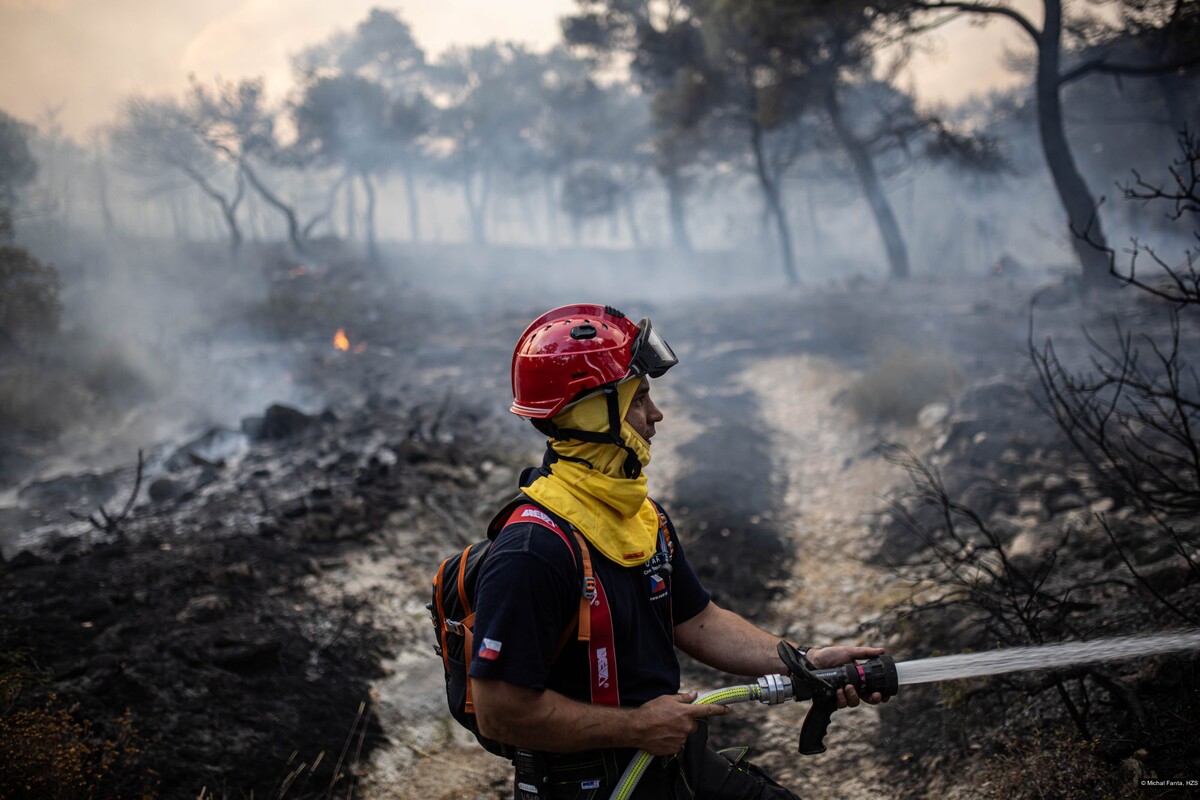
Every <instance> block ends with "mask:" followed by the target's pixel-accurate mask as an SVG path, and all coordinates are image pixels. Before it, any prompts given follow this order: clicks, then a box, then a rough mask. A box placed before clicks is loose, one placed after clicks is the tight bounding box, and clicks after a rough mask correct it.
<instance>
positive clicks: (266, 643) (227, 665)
mask: <svg viewBox="0 0 1200 800" xmlns="http://www.w3.org/2000/svg"><path fill="white" fill-rule="evenodd" d="M281 647H282V643H281V642H280V641H279V640H278V639H258V640H256V641H250V642H229V641H219V642H217V643H216V647H215V648H214V649H213V652H212V656H211V657H212V663H213V664H215V665H217V666H218V667H221V668H222V669H227V670H229V671H230V672H236V673H237V674H239V675H248V674H251V673H254V672H263V671H268V670H274V669H277V668H278V667H279V650H280V648H281Z"/></svg>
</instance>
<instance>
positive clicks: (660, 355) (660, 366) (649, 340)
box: [629, 317, 679, 378]
mask: <svg viewBox="0 0 1200 800" xmlns="http://www.w3.org/2000/svg"><path fill="white" fill-rule="evenodd" d="M678 363H679V358H678V356H676V355H675V351H674V350H672V349H671V345H669V344H667V340H666V339H664V338H662V337H661V336H659V334H658V331H656V330H654V325H653V323H651V322H650V318H649V317H642V321H641V322H639V323H638V335H637V338H636V339H634V340H633V350H632V353H631V356H630V361H629V372H630V374H632V375H637V376H639V377H640V376H642V375H645V376H647V377H650V378H659V377H662V374H663V373H664V372H666V371H667V370H669V369H670V368H671V367H673V366H675V365H676V364H678Z"/></svg>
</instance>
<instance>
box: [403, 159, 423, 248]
mask: <svg viewBox="0 0 1200 800" xmlns="http://www.w3.org/2000/svg"><path fill="white" fill-rule="evenodd" d="M404 196H405V198H406V199H407V201H408V240H409V241H410V242H412V243H413V244H417V243H419V242H420V241H421V207H420V205H419V202H418V197H417V180H416V176H415V175H413V168H412V165H411V164H406V165H405V166H404Z"/></svg>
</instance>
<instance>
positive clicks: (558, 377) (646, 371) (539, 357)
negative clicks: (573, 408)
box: [511, 303, 679, 419]
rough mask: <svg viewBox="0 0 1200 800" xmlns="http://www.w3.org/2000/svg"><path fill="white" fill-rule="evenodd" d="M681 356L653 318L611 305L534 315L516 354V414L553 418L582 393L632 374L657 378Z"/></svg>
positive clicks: (581, 307) (536, 417)
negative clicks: (639, 317) (636, 316)
mask: <svg viewBox="0 0 1200 800" xmlns="http://www.w3.org/2000/svg"><path fill="white" fill-rule="evenodd" d="M678 362H679V359H678V358H676V357H675V353H674V352H673V351H672V350H671V348H670V346H669V345H668V344H667V343H666V342H665V341H664V340H663V339H662V337H661V336H659V335H658V333H657V332H656V331H655V330H654V327H653V326H652V325H651V324H650V320H649V319H643V320H642V321H641V322H640V323H636V324H635V323H634V322H633V321H631V320H630V319H629V318H628V317H626V316H625V315H624V314H622V313H621V312H620V311H618V310H617V309H615V308H612V307H611V306H598V305H592V304H589V303H581V304H578V305H571V306H562V307H561V308H556V309H554V310H553V311H547V312H546V313H545V314H543V315H542V316H540V317H538V318H537V319H536V320H534V321H533V322H532V323H531V324H530V326H529V327H528V328H526V329H525V332H524V333H523V334H521V338H520V339H518V340H517V347H516V350H514V351H513V360H512V388H513V404H512V408H511V411H512V412H513V413H514V414H517V415H518V416H522V417H529V418H531V419H549V418H551V417H553V416H555V415H556V414H558V413H559V412H560V411H562V410H563V408H564V407H565V406H566V405H567V404H569V403H570V402H572V401H573V400H577V399H579V398H580V397H581V396H583V395H586V394H588V393H589V392H592V391H594V390H596V389H599V388H600V387H602V386H605V385H607V384H612V383H616V382H617V381H620V380H623V379H624V378H626V377H629V376H630V375H649V376H650V377H652V378H657V377H659V376H660V375H662V374H663V373H664V372H666V371H667V370H668V369H670V368H671V367H672V366H674V365H675V364H677V363H678Z"/></svg>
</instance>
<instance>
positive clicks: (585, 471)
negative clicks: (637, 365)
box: [522, 380, 658, 567]
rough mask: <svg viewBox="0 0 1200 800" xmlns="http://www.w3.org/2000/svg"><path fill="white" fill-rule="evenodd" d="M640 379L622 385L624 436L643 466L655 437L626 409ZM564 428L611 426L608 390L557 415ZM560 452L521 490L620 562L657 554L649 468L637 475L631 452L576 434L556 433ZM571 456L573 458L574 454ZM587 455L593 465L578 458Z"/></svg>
mask: <svg viewBox="0 0 1200 800" xmlns="http://www.w3.org/2000/svg"><path fill="white" fill-rule="evenodd" d="M639 384H640V381H637V380H627V381H624V382H623V383H621V384H619V385H618V386H617V400H618V408H619V409H620V414H621V438H622V439H624V440H625V444H627V445H628V446H629V447H630V448H631V449H632V450H633V451H634V452H635V453H636V454H637V457H638V460H639V461H641V462H642V467H643V468H644V467H645V466H646V465H647V464H649V463H650V443H649V442H647V441H646V440H645V439H643V438H642V436H641V435H640V434H639V433H638V432H637V431H635V430H634V429H633V428H632V427H631V426H630V425H629V423H628V422H625V414H626V413H628V411H629V406H630V404H631V403H632V402H633V395H634V393H635V392H636V391H637V389H638V386H639ZM554 424H555V425H557V426H558V427H559V428H564V429H576V430H584V431H595V432H597V433H604V432H607V431H608V406H607V403H606V401H605V398H604V395H603V394H596V395H593V396H591V397H589V398H587V399H585V400H582V401H580V402H578V403H576V404H575V405H573V406H571V407H570V408H568V409H567V410H566V411H563V412H562V413H561V414H559V415H558V416H557V417H555V418H554ZM550 447H551V448H552V449H553V450H554V452H555V453H557V454H558V455H559V456H562V458H560V459H559V460H557V461H555V462H554V463H553V464H552V465H551V467H550V474H549V475H545V476H543V477H541V478H538V479H537V480H536V481H534V482H533V483H532V484H530V485H529V486H526V487H525V488H524V489H523V490H522V491H524V492H525V494H527V495H529V497H530V498H532V499H533V500H534V501H536V502H538V503H540V504H541V505H543V506H545V507H546V508H548V509H550V510H551V511H553V512H554V513H555V514H557V515H559V516H560V517H564V518H566V519H567V520H569V521H570V522H571V523H572V524H573V525H574V526H575V527H576V528H578V529H579V532H580V533H582V534H583V535H584V536H585V537H586V538H587V540H588V541H589V542H591V544H592V546H593V547H595V548H596V549H597V550H599V551H600V552H601V553H602V554H603V555H604V556H605V557H607V558H608V559H610V560H611V561H615V562H616V563H618V564H620V565H622V566H627V567H632V566H636V565H639V564H644V563H645V562H646V561H648V560H649V559H650V557H651V556H653V555H654V550H655V548H656V546H657V538H658V511H657V509H656V508H655V507H654V504H653V503H651V502H650V500H649V499H648V498H647V496H646V495H647V489H646V473H645V471H644V469H643V472H642V473H641V474H640V475H639V476H638V477H637V478H634V479H630V478H626V477H625V473H624V471H623V465H624V463H625V458H626V455H627V454H626V452H625V450H623V449H622V448H620V447H618V446H617V445H615V444H592V443H589V442H580V441H577V440H575V439H569V440H565V441H564V440H558V439H552V440H551V441H550ZM569 459H571V460H569ZM574 459H579V460H581V461H586V462H587V463H588V464H590V465H591V467H590V468H589V467H588V466H587V464H583V463H579V461H577V460H574Z"/></svg>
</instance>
